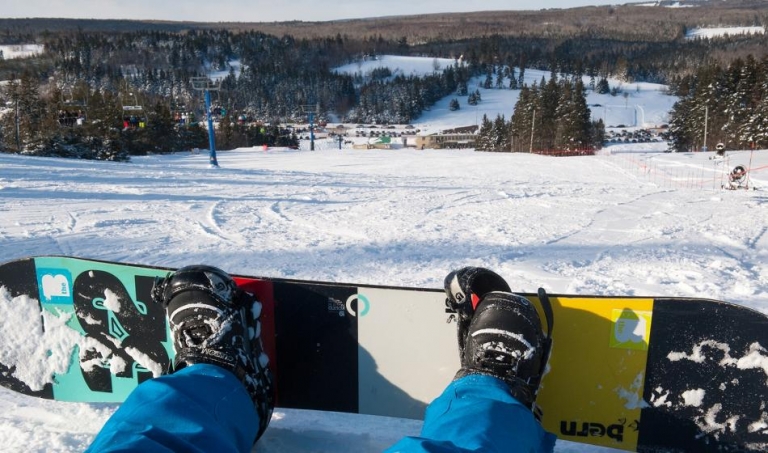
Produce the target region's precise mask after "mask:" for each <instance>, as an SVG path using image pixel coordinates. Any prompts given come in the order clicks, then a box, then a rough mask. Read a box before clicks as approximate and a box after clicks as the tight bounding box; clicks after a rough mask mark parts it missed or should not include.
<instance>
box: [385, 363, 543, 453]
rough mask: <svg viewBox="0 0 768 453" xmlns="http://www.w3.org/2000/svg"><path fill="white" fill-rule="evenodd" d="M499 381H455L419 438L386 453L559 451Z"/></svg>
mask: <svg viewBox="0 0 768 453" xmlns="http://www.w3.org/2000/svg"><path fill="white" fill-rule="evenodd" d="M556 439H557V438H556V437H555V435H554V434H551V433H548V432H546V431H544V429H543V428H542V427H541V425H540V424H539V423H538V422H537V421H536V419H535V418H534V417H533V414H532V413H531V411H530V410H528V408H526V407H525V406H523V405H522V404H520V403H519V402H518V401H517V400H516V399H515V398H513V397H512V395H510V394H509V390H508V388H507V386H506V384H504V382H503V381H501V380H500V379H496V378H494V377H491V376H485V375H469V376H465V377H463V378H461V379H459V380H456V381H453V382H452V383H451V384H450V385H449V386H448V387H446V389H445V391H444V392H443V393H442V395H440V396H439V397H437V399H435V400H434V401H432V403H430V405H429V406H427V412H426V414H425V416H424V425H423V426H422V428H421V435H420V436H418V437H406V438H404V439H402V440H400V441H399V442H398V443H396V444H395V445H393V446H392V447H390V448H389V449H387V453H396V452H403V453H416V452H419V453H421V452H423V453H438V452H439V453H460V452H461V453H464V452H470V451H473V452H483V453H494V452H509V453H543V452H552V451H553V450H554V448H555V440H556Z"/></svg>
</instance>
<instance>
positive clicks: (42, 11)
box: [0, 0, 624, 22]
mask: <svg viewBox="0 0 768 453" xmlns="http://www.w3.org/2000/svg"><path fill="white" fill-rule="evenodd" d="M0 3H2V6H0V17H3V18H12V17H67V18H83V19H164V20H176V21H201V22H228V21H235V22H273V21H286V20H303V21H327V20H334V19H351V18H363V17H378V16H401V15H411V14H425V13H438V12H463V11H479V10H535V9H542V8H572V7H576V6H588V5H609V4H620V3H619V2H616V1H601V0H546V1H544V0H538V1H536V0H506V1H503V0H481V1H479V2H478V1H474V0H461V1H459V0H409V1H404V0H332V1H317V0H294V1H282V0H273V1H263V0H251V1H247V0H2V2H0ZM621 3H624V2H621Z"/></svg>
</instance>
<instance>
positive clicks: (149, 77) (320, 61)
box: [0, 0, 768, 160]
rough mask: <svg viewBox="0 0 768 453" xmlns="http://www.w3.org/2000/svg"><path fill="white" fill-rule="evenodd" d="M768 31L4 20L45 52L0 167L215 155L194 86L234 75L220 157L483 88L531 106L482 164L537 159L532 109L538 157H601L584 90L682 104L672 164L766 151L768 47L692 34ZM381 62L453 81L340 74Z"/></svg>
mask: <svg viewBox="0 0 768 453" xmlns="http://www.w3.org/2000/svg"><path fill="white" fill-rule="evenodd" d="M683 9H684V10H685V11H681V10H683ZM766 22H768V5H765V2H756V1H750V0H732V1H728V2H704V3H701V6H697V7H696V8H664V7H651V6H633V5H624V6H605V7H588V8H575V9H569V10H556V9H555V10H541V11H522V12H521V11H517V12H513V11H508V12H496V13H489V12H478V13H464V14H458V13H457V14H435V15H423V16H409V17H402V16H396V17H387V18H380V19H359V20H353V21H345V22H344V24H340V23H339V22H322V23H317V22H316V23H309V22H286V23H269V24H258V23H256V24H246V23H217V24H205V23H181V22H179V23H176V22H157V21H154V22H141V21H98V20H73V19H0V44H22V43H23V44H29V43H34V44H39V45H41V46H42V48H43V49H44V50H43V52H42V53H40V54H39V55H36V56H34V57H30V58H23V59H5V60H3V59H0V81H3V82H1V83H2V85H0V105H3V106H5V108H4V109H3V110H2V113H0V150H2V151H4V152H23V153H28V154H44V155H64V156H72V157H81V158H97V159H112V160H127V159H128V158H129V156H130V155H136V154H145V153H156V152H160V153H162V152H169V151H173V150H178V149H191V148H195V147H200V148H205V147H207V143H208V137H207V132H206V129H205V128H204V127H201V124H200V121H201V120H202V119H204V117H205V116H206V112H205V107H204V103H203V99H202V98H203V93H202V91H201V90H197V89H195V87H194V86H193V84H192V80H193V79H195V78H198V77H201V76H204V75H205V74H208V73H210V72H211V71H221V72H223V73H224V74H226V76H224V77H223V78H222V79H221V83H220V86H217V87H216V90H215V91H214V92H212V101H213V106H212V112H214V114H215V117H216V121H217V123H218V124H219V129H217V133H216V146H217V148H220V149H229V148H233V147H237V146H258V145H261V144H267V145H279V146H295V145H296V143H297V137H296V136H295V134H294V133H292V132H291V130H288V129H285V128H281V127H280V126H279V125H280V124H285V123H292V122H305V121H306V119H307V114H308V112H312V113H313V114H314V117H315V119H316V121H317V122H319V123H322V122H325V121H345V122H352V123H371V122H377V123H380V124H392V123H409V122H412V121H415V120H417V119H418V118H419V116H420V115H421V114H422V112H424V111H425V110H427V109H429V108H430V107H431V106H432V105H434V103H435V102H437V100H439V99H441V98H443V97H445V96H456V97H461V96H467V98H468V101H469V102H472V101H476V99H473V97H474V93H472V92H471V90H469V89H468V82H469V80H470V79H471V78H473V77H478V76H480V77H485V80H486V82H485V84H488V85H491V86H493V87H494V88H498V89H515V90H521V93H520V99H521V101H520V102H518V106H516V110H515V114H514V115H513V116H512V118H510V119H509V122H507V121H506V120H505V119H503V118H497V119H496V121H494V122H493V124H497V125H498V128H500V129H499V132H498V133H496V134H494V138H493V140H490V141H484V143H485V144H484V145H481V146H480V147H479V149H485V150H493V149H497V150H501V149H503V150H514V151H526V150H528V149H529V148H530V143H528V144H527V146H526V144H525V142H526V141H527V142H530V134H527V135H528V138H527V140H523V139H522V138H521V137H522V132H520V131H524V130H529V129H530V127H529V123H530V121H531V119H532V116H531V114H530V112H532V111H533V110H534V109H536V110H538V111H539V112H540V114H545V116H542V119H541V121H542V122H541V123H540V126H541V129H540V133H541V137H542V138H541V140H538V141H537V143H536V146H537V147H538V148H541V149H553V148H563V147H565V148H572V147H577V146H578V147H599V146H600V143H601V141H602V139H601V137H602V134H603V132H602V127H603V126H602V125H601V124H599V123H594V122H592V121H591V120H590V119H589V110H588V108H587V107H586V104H585V103H584V102H583V96H584V93H585V90H586V89H602V90H610V89H611V88H610V87H609V86H606V85H607V82H606V79H608V78H611V79H618V80H621V81H627V82H633V81H648V82H656V83H665V84H668V85H670V87H671V90H670V94H674V95H677V96H680V99H681V100H680V102H679V103H678V104H677V105H676V106H675V109H674V111H673V112H672V113H673V119H672V122H671V124H670V127H671V129H670V132H671V138H672V143H673V147H674V149H675V150H687V149H693V148H696V147H701V146H703V145H704V143H701V141H702V137H704V136H705V135H707V136H708V137H710V140H711V143H710V147H711V146H713V145H712V144H713V143H715V142H723V143H726V144H727V145H728V146H729V147H735V148H744V147H754V146H758V147H759V146H763V147H765V146H766V145H768V144H767V143H766V137H765V134H764V133H763V132H762V131H764V130H766V128H765V122H766V104H767V103H768V100H766V99H767V98H768V86H767V84H766V74H767V73H768V71H767V69H768V64H767V63H766V50H765V49H768V42H766V41H767V40H768V38H767V37H766V35H765V34H750V35H734V36H729V37H722V38H717V39H695V40H692V39H687V38H686V32H687V30H689V29H692V28H695V27H702V26H724V25H727V26H765V25H766ZM449 30H455V32H452V33H448V31H449ZM383 54H389V55H414V56H428V57H442V58H451V59H453V60H454V61H455V64H454V65H450V66H448V67H444V68H440V69H439V70H437V68H436V71H435V72H434V73H433V74H432V75H430V76H427V77H412V76H411V77H404V76H397V77H392V75H391V74H388V73H387V71H374V72H373V73H371V74H366V75H362V74H357V75H355V76H351V75H347V74H339V73H336V72H334V71H333V68H335V67H338V66H341V65H344V64H348V63H352V62H355V61H360V60H361V59H365V58H376V56H377V55H383ZM527 68H534V69H540V70H545V71H549V72H551V74H552V75H553V76H554V77H551V80H550V82H547V83H545V82H544V81H543V80H542V82H541V83H539V84H536V85H534V86H527V85H523V84H522V83H520V84H518V83H513V82H512V81H513V80H514V81H516V80H518V76H519V75H520V74H521V73H523V72H524V71H525V70H526V69H527ZM514 74H516V75H517V76H515V75H514ZM581 76H588V78H589V79H591V80H594V81H595V82H594V83H592V84H591V86H588V87H584V85H583V84H580V83H576V80H577V79H580V78H581ZM519 79H520V80H521V79H522V78H521V77H519ZM498 80H507V81H508V82H506V83H503V84H500V83H499V82H498ZM615 94H618V93H615ZM523 100H525V101H523ZM518 112H519V113H518ZM525 112H528V113H527V114H526V113H525ZM704 116H706V118H704ZM566 118H567V119H568V120H567V121H565V119H566ZM486 121H487V122H488V123H491V121H490V120H488V119H486ZM705 123H706V127H707V128H708V132H707V134H705V133H704V131H703V130H701V129H702V128H703V127H704V124H705ZM565 124H568V127H565V126H564V125H565ZM556 125H559V126H557V127H556ZM488 130H489V128H488V126H487V125H485V131H486V132H487V131H488ZM481 132H483V128H481ZM545 137H546V138H545Z"/></svg>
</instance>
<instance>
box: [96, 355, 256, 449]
mask: <svg viewBox="0 0 768 453" xmlns="http://www.w3.org/2000/svg"><path fill="white" fill-rule="evenodd" d="M258 428H259V419H258V415H257V413H256V409H255V408H254V406H253V403H252V402H251V399H250V397H249V396H248V393H247V392H246V390H245V387H244V386H243V384H242V383H241V382H240V381H239V380H238V379H237V378H236V377H235V375H234V374H232V373H230V372H229V371H226V370H224V369H223V368H220V367H217V366H215V365H207V364H196V365H192V366H189V367H187V368H184V369H182V370H179V371H178V372H176V373H174V374H170V375H166V376H161V377H159V378H156V379H151V380H149V381H146V382H144V383H142V384H141V385H139V386H138V387H136V389H135V390H134V391H133V392H131V394H130V395H129V396H128V399H126V401H125V402H124V403H123V404H122V405H121V406H120V407H119V408H118V409H117V411H116V412H115V413H114V414H113V415H112V417H110V419H109V420H108V421H107V423H106V424H105V425H104V427H103V428H102V429H101V431H100V432H99V434H98V435H97V436H96V438H95V439H94V441H93V443H92V444H91V446H90V447H89V448H88V450H87V451H88V452H94V453H95V452H142V453H145V452H149V453H152V452H169V451H175V452H180V451H183V452H212V451H215V452H217V453H225V452H249V451H251V448H252V447H253V441H254V440H255V439H256V433H257V432H258Z"/></svg>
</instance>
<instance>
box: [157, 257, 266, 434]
mask: <svg viewBox="0 0 768 453" xmlns="http://www.w3.org/2000/svg"><path fill="white" fill-rule="evenodd" d="M152 299H153V301H154V302H156V303H160V304H162V305H163V307H165V310H166V313H167V315H168V323H169V325H170V328H171V334H172V336H173V347H174V350H175V351H176V358H175V359H174V361H173V364H172V365H171V366H170V369H169V372H171V373H173V372H175V371H178V370H180V369H182V368H184V367H187V366H190V365H194V364H198V363H207V364H212V365H218V366H220V367H222V368H224V369H226V370H229V371H231V372H232V373H233V374H234V375H235V376H237V378H238V379H239V380H240V381H241V382H242V383H243V385H244V386H245V389H246V390H247V391H248V395H249V396H250V397H251V400H252V401H253V404H254V406H255V408H256V412H257V413H258V416H259V423H260V426H259V431H258V434H257V436H256V439H257V440H258V438H259V437H261V435H262V434H263V433H264V430H265V429H266V428H267V425H268V424H269V421H270V419H271V418H272V410H273V408H274V392H273V385H272V375H271V373H270V371H269V368H268V367H267V364H268V362H269V358H268V357H267V355H266V354H265V353H264V350H263V346H262V343H261V336H260V333H261V323H260V315H261V303H260V302H259V301H257V300H256V298H255V297H253V295H251V294H249V293H247V292H245V291H243V290H241V289H239V288H238V287H237V285H236V284H235V282H234V280H232V278H231V277H230V276H229V275H228V274H227V273H225V272H224V271H222V270H221V269H217V268H215V267H211V266H187V267H183V268H181V269H179V270H177V271H176V272H175V273H171V274H169V275H168V276H167V277H166V278H158V279H156V280H155V285H154V287H153V288H152Z"/></svg>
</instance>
